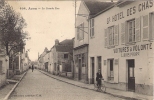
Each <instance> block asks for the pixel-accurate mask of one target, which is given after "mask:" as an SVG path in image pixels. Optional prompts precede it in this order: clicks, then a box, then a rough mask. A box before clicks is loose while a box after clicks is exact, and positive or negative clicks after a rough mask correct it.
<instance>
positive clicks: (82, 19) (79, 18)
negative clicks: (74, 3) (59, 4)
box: [74, 2, 89, 48]
mask: <svg viewBox="0 0 154 100" xmlns="http://www.w3.org/2000/svg"><path fill="white" fill-rule="evenodd" d="M77 14H85V16H88V15H89V11H88V10H87V8H85V6H84V4H83V2H81V4H80V8H79V11H78V13H77ZM81 23H84V31H85V32H84V39H83V40H77V28H75V40H74V41H75V43H74V48H75V47H78V46H81V45H83V44H88V21H87V17H83V15H78V16H77V18H76V27H78V26H79V25H80V24H81Z"/></svg>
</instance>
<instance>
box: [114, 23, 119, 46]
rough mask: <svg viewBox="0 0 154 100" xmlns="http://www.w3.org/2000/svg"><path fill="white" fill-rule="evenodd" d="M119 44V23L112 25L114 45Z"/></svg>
mask: <svg viewBox="0 0 154 100" xmlns="http://www.w3.org/2000/svg"><path fill="white" fill-rule="evenodd" d="M118 44H119V25H115V26H114V45H115V46H118Z"/></svg>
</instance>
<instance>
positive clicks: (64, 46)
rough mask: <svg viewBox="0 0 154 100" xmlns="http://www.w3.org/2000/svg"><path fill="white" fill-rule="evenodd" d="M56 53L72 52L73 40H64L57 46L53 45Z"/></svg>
mask: <svg viewBox="0 0 154 100" xmlns="http://www.w3.org/2000/svg"><path fill="white" fill-rule="evenodd" d="M55 48H56V51H58V52H70V53H71V52H73V39H65V40H64V41H62V42H60V43H59V45H55Z"/></svg>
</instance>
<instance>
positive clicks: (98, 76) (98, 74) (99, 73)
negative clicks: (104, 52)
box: [96, 69, 103, 87]
mask: <svg viewBox="0 0 154 100" xmlns="http://www.w3.org/2000/svg"><path fill="white" fill-rule="evenodd" d="M101 79H103V76H102V74H101V70H100V69H99V70H98V72H97V75H96V81H97V86H98V87H100V86H101Z"/></svg>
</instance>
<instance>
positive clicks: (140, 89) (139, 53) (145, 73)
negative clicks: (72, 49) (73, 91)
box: [88, 1, 154, 95]
mask: <svg viewBox="0 0 154 100" xmlns="http://www.w3.org/2000/svg"><path fill="white" fill-rule="evenodd" d="M144 2H146V3H145V4H147V1H138V2H133V3H130V4H129V5H126V6H123V7H114V8H112V9H110V10H108V11H106V12H104V13H102V14H100V15H98V16H97V17H95V26H94V27H95V38H92V39H90V40H89V58H88V65H90V63H91V61H90V57H95V74H94V75H95V77H96V71H97V60H96V59H97V56H101V57H102V74H103V77H104V78H105V81H106V82H107V83H106V86H107V87H110V88H116V89H121V90H128V87H127V85H128V67H127V63H126V60H128V59H135V92H137V93H141V94H147V95H152V93H153V92H152V91H153V90H152V89H153V77H152V74H153V68H152V66H153V61H152V59H153V57H154V50H153V47H154V43H153V42H152V41H143V31H142V28H141V30H140V31H141V37H140V38H141V41H139V42H136V43H134V44H129V45H122V43H121V34H122V24H121V23H124V22H125V21H127V20H130V19H133V18H139V17H140V18H141V21H140V22H141V23H142V19H143V16H144V15H146V14H148V13H149V12H153V11H154V6H153V4H154V3H151V2H148V3H149V6H148V5H147V7H145V9H144V10H140V7H141V5H143V4H144ZM150 6H152V7H150ZM130 11H131V12H130ZM130 13H131V15H130ZM115 16H117V17H118V16H119V18H117V19H116V20H115V18H114V20H113V18H112V17H115ZM113 25H119V36H118V37H119V44H118V45H116V46H115V47H111V48H105V45H104V39H105V38H104V34H105V29H106V28H107V27H110V26H113ZM140 27H142V26H140ZM98 40H99V41H98ZM141 45H146V48H145V50H141V48H140V49H138V48H139V47H141ZM136 46H137V49H135V47H136ZM125 47H126V48H129V51H128V52H127V50H126V51H125V50H124V51H123V52H119V51H118V52H116V50H117V48H118V49H119V48H124V49H125ZM95 48H97V49H95ZM130 49H132V51H130ZM131 52H135V53H136V55H132V56H128V53H129V54H130V53H131ZM110 58H114V59H118V65H117V66H116V67H114V68H116V69H117V71H116V72H115V73H116V74H117V75H116V76H117V77H116V80H114V82H109V81H108V79H107V71H108V70H107V66H108V64H107V59H110ZM104 62H106V64H104ZM89 69H90V70H89V80H91V77H92V76H91V72H92V71H91V70H92V69H91V66H89ZM89 82H90V81H89Z"/></svg>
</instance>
